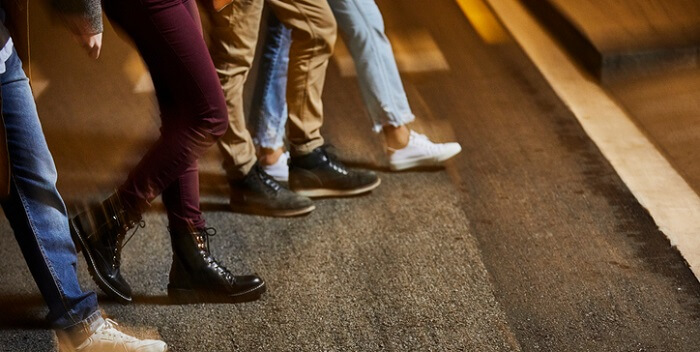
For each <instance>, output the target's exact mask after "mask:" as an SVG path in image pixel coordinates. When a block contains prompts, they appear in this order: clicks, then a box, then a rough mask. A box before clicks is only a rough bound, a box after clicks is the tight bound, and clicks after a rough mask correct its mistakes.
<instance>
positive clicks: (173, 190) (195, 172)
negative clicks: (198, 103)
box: [155, 0, 205, 228]
mask: <svg viewBox="0 0 700 352" xmlns="http://www.w3.org/2000/svg"><path fill="white" fill-rule="evenodd" d="M183 4H184V6H185V9H186V10H187V11H188V12H189V14H190V16H191V17H192V20H193V22H194V24H195V25H196V26H197V29H198V31H199V34H200V35H201V36H202V37H203V35H204V33H203V31H202V27H201V20H200V18H199V10H198V9H197V3H196V2H195V1H194V0H183ZM158 74H159V75H167V74H172V73H169V72H163V71H162V70H158ZM155 80H157V81H158V82H159V84H163V83H162V82H167V80H166V79H165V78H164V77H157V78H155ZM160 91H162V92H164V93H163V94H170V95H175V94H172V93H169V92H170V91H171V89H169V88H167V87H162V88H161V89H160ZM176 106H177V107H179V108H180V109H182V108H183V107H182V106H181V104H177V105H176ZM174 116H176V115H174ZM185 118H186V117H185ZM179 120H180V119H163V127H162V128H174V129H178V128H182V127H183V126H181V124H182V123H180V122H179ZM162 198H163V204H164V205H165V209H166V210H167V213H168V224H169V226H170V227H171V228H187V226H188V225H191V226H193V227H195V228H204V227H205V221H204V218H203V217H202V211H201V209H200V204H199V167H198V161H197V160H193V161H192V162H191V163H190V164H189V165H187V167H186V168H185V170H184V171H183V172H182V173H181V174H180V176H179V177H178V178H177V179H175V180H174V181H173V182H172V183H171V184H170V185H169V186H168V187H167V188H165V189H164V190H163V194H162Z"/></svg>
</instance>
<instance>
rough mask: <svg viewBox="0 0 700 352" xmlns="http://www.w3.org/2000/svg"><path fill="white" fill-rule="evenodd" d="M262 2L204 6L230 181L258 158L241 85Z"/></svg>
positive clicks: (250, 58)
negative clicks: (223, 109)
mask: <svg viewBox="0 0 700 352" xmlns="http://www.w3.org/2000/svg"><path fill="white" fill-rule="evenodd" d="M264 3H265V1H264V0H251V1H234V2H233V3H231V4H230V5H228V6H226V7H225V8H223V9H222V10H221V11H215V10H214V9H212V8H210V7H205V9H206V10H207V13H208V14H209V18H210V19H211V21H210V22H211V28H210V32H209V38H210V40H209V50H210V52H211V57H212V59H213V60H214V66H215V67H216V72H217V73H218V76H219V80H220V84H221V87H222V88H223V90H224V96H225V99H226V105H227V107H228V122H229V127H228V130H227V131H226V133H225V134H224V136H223V137H222V138H221V139H220V140H219V142H218V145H219V148H220V149H221V152H222V156H223V158H224V161H223V167H224V170H226V174H227V177H228V179H229V180H231V181H235V180H241V179H243V178H244V177H245V176H246V175H247V174H248V173H249V172H250V170H251V169H252V168H253V165H255V163H256V161H257V158H256V157H255V146H254V145H253V139H252V137H251V135H250V132H248V128H247V127H246V118H245V112H244V109H243V86H244V85H245V81H246V79H247V77H248V72H250V68H251V66H252V65H253V58H254V57H255V47H256V45H257V42H258V31H259V28H260V18H261V16H262V10H263V5H264Z"/></svg>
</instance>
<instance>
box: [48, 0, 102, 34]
mask: <svg viewBox="0 0 700 352" xmlns="http://www.w3.org/2000/svg"><path fill="white" fill-rule="evenodd" d="M51 5H52V7H53V9H54V10H56V11H57V12H58V13H59V15H61V16H62V17H63V18H64V21H65V22H66V24H67V25H68V29H70V30H71V31H72V32H73V33H77V34H97V33H102V30H103V27H102V6H100V0H51Z"/></svg>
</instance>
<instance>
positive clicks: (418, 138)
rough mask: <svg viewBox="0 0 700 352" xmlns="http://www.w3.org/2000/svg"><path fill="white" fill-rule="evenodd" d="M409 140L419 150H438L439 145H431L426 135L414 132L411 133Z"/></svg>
mask: <svg viewBox="0 0 700 352" xmlns="http://www.w3.org/2000/svg"><path fill="white" fill-rule="evenodd" d="M409 140H410V141H413V142H414V143H415V144H417V145H418V146H420V147H421V148H425V149H427V150H429V151H437V150H439V149H440V144H437V143H433V142H432V141H431V140H430V139H429V138H428V137H427V136H426V135H424V134H420V133H418V132H416V131H411V134H410V136H409Z"/></svg>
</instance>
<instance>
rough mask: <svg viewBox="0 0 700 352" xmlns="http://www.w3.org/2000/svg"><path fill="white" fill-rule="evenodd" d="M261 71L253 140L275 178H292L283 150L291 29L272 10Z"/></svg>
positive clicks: (255, 100) (287, 154) (257, 83)
mask: <svg viewBox="0 0 700 352" xmlns="http://www.w3.org/2000/svg"><path fill="white" fill-rule="evenodd" d="M268 16H269V17H268V21H267V35H266V37H265V41H264V46H263V53H262V59H261V62H260V74H259V75H258V81H257V82H256V85H257V86H259V87H261V89H259V90H256V93H257V94H259V95H260V96H259V97H255V98H256V99H254V100H253V101H254V104H256V103H257V104H259V106H260V108H259V109H254V110H253V114H252V116H251V117H252V123H253V124H254V125H256V126H257V128H256V131H255V138H254V142H255V144H256V146H257V147H258V162H259V163H260V166H261V167H262V168H263V170H264V171H265V172H266V173H267V174H268V175H270V176H272V177H274V178H275V180H277V181H280V182H288V181H289V167H288V165H287V164H288V162H289V153H287V152H285V149H284V137H285V126H286V124H287V99H286V96H285V94H286V91H287V71H288V69H289V47H290V46H291V43H292V31H291V30H290V29H289V28H287V27H285V26H284V24H283V23H282V22H280V20H279V19H278V18H277V16H275V14H274V13H273V12H269V13H268Z"/></svg>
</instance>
